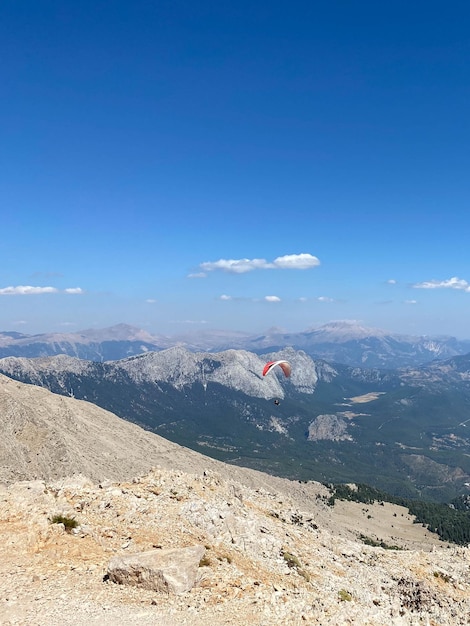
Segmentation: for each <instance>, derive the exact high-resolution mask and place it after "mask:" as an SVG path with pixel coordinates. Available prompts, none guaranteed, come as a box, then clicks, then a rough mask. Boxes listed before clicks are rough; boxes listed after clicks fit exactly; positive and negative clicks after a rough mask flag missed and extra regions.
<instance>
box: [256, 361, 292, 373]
mask: <svg viewBox="0 0 470 626" xmlns="http://www.w3.org/2000/svg"><path fill="white" fill-rule="evenodd" d="M278 365H279V367H280V368H281V369H282V371H283V372H284V375H285V376H286V377H289V376H290V373H291V366H290V363H289V361H282V360H281V361H269V363H266V365H265V366H264V369H263V376H266V374H269V372H270V371H271V370H273V369H274V368H275V367H277V366H278Z"/></svg>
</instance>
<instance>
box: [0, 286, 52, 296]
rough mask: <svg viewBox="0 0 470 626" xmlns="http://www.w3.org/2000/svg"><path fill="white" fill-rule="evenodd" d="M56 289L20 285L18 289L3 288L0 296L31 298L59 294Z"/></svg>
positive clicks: (0, 290)
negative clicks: (33, 295)
mask: <svg viewBox="0 0 470 626" xmlns="http://www.w3.org/2000/svg"><path fill="white" fill-rule="evenodd" d="M57 292H58V289H56V288H55V287H31V286H30V285H18V286H17V287H3V288H1V289H0V296H29V295H32V294H38V293H57Z"/></svg>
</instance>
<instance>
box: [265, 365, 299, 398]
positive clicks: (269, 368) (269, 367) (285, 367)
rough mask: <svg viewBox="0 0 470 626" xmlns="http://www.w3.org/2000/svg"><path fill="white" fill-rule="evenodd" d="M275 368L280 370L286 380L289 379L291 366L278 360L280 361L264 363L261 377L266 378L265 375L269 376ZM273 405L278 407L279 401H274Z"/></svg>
mask: <svg viewBox="0 0 470 626" xmlns="http://www.w3.org/2000/svg"><path fill="white" fill-rule="evenodd" d="M276 367H280V368H281V370H282V371H283V372H284V376H285V377H286V378H289V376H290V375H291V371H292V368H291V365H290V363H289V361H284V360H282V359H281V360H280V361H269V362H268V363H266V365H265V366H264V368H263V377H264V376H266V375H267V374H269V373H270V372H272V371H273V369H274V368H276ZM274 404H275V405H276V406H279V404H280V403H279V400H277V399H276V400H274Z"/></svg>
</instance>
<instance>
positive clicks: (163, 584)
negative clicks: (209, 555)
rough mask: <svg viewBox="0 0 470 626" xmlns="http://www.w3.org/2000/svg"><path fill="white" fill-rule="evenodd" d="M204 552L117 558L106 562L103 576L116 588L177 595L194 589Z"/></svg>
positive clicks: (187, 550) (199, 548)
mask: <svg viewBox="0 0 470 626" xmlns="http://www.w3.org/2000/svg"><path fill="white" fill-rule="evenodd" d="M205 552H206V549H205V548H204V546H188V547H187V548H174V549H171V550H148V551H146V552H138V553H136V554H125V555H123V554H120V555H116V556H115V557H113V558H112V559H111V560H110V562H109V564H108V572H107V575H108V576H109V579H110V580H111V581H112V582H115V583H118V584H120V585H132V586H135V587H142V589H150V590H151V591H156V592H158V593H175V594H180V593H184V592H186V591H189V590H190V589H192V588H193V587H194V585H195V583H196V581H197V577H198V569H199V564H200V562H201V559H202V558H203V556H204V554H205Z"/></svg>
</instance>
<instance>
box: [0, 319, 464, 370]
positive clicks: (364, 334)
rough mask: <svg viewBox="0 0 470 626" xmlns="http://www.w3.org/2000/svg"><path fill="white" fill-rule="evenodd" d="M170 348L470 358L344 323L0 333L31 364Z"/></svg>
mask: <svg viewBox="0 0 470 626" xmlns="http://www.w3.org/2000/svg"><path fill="white" fill-rule="evenodd" d="M173 346H182V347H185V348H186V349H187V350H189V351H192V352H221V351H224V350H229V349H238V350H247V351H249V352H254V353H257V354H264V353H266V352H277V351H279V350H282V349H283V348H286V347H292V348H294V349H295V350H303V351H304V352H306V353H307V354H308V355H310V356H311V357H312V358H314V359H323V360H326V361H331V362H335V363H342V364H346V365H351V366H358V367H374V368H376V367H379V368H391V369H395V368H398V367H413V366H418V365H422V364H424V363H428V362H430V361H433V360H435V359H441V360H442V359H446V358H450V357H453V356H459V355H462V354H466V353H469V352H470V340H459V339H456V338H455V337H427V336H406V335H397V334H390V333H387V332H385V331H383V330H380V329H376V328H366V327H363V326H361V325H359V324H357V323H355V322H347V321H339V322H330V323H329V324H325V325H323V326H321V327H319V328H315V329H311V330H306V331H304V332H298V333H287V332H285V331H283V330H281V329H277V328H272V329H270V330H269V331H267V332H266V333H263V334H258V335H252V334H249V333H242V332H228V331H205V332H204V331H201V332H198V333H193V334H186V335H174V336H167V335H152V334H150V333H148V332H146V331H144V330H141V329H139V328H134V327H132V326H129V325H127V324H118V325H117V326H113V327H110V328H104V329H89V330H84V331H79V332H75V333H51V334H38V335H26V334H22V333H17V332H0V357H7V356H24V357H29V358H35V357H43V356H54V355H58V354H67V355H69V356H75V357H78V358H81V359H87V360H91V361H98V362H102V361H110V360H119V359H123V358H126V357H129V356H134V355H138V354H141V353H143V352H149V351H160V350H165V349H167V348H170V347H173Z"/></svg>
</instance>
